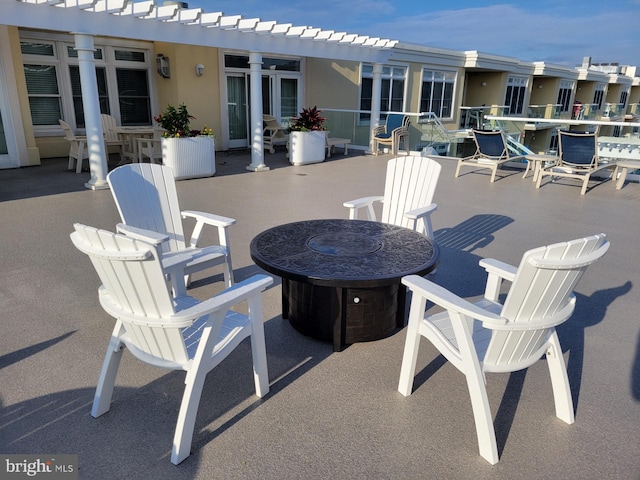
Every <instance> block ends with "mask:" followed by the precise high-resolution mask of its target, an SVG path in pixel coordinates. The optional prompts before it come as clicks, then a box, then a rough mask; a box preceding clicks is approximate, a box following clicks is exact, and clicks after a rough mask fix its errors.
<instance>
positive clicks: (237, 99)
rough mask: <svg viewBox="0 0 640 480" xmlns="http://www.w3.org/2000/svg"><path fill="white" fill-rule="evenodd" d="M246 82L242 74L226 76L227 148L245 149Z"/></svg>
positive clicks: (246, 127) (246, 136)
mask: <svg viewBox="0 0 640 480" xmlns="http://www.w3.org/2000/svg"><path fill="white" fill-rule="evenodd" d="M247 113H248V112H247V82H246V79H245V76H244V75H243V74H240V75H227V115H228V118H229V148H240V147H246V146H247V141H248V135H247V130H248V124H247Z"/></svg>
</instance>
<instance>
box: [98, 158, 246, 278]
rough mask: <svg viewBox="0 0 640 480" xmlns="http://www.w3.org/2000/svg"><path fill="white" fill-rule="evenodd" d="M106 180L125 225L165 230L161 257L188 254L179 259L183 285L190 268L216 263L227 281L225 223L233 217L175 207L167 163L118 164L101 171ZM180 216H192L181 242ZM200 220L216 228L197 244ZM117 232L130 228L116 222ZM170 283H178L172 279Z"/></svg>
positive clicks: (228, 254) (230, 273) (230, 271)
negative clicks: (210, 241)
mask: <svg viewBox="0 0 640 480" xmlns="http://www.w3.org/2000/svg"><path fill="white" fill-rule="evenodd" d="M107 182H108V183H109V186H110V187H111V193H112V194H113V198H114V200H115V202H116V206H117V207H118V212H119V213H120V218H122V221H123V222H124V223H125V224H126V225H127V227H134V228H142V229H144V230H151V231H154V232H158V233H160V234H162V235H166V236H167V240H166V241H165V242H163V243H162V250H163V263H164V264H169V263H171V262H173V260H172V258H173V256H176V255H178V256H181V255H189V256H190V257H191V260H190V261H189V262H188V263H187V264H186V265H185V269H184V274H185V275H186V276H187V278H185V280H184V281H185V283H186V285H189V280H190V278H189V275H190V274H192V273H194V272H199V271H201V270H204V269H207V268H210V267H215V266H218V265H222V266H223V268H224V280H225V283H226V285H227V286H228V287H230V286H231V285H233V268H232V266H231V251H230V246H229V235H228V232H227V228H228V227H230V226H231V225H233V224H234V223H236V221H235V220H234V219H233V218H228V217H222V216H220V215H214V214H211V213H205V212H197V211H192V210H185V211H181V210H180V205H179V203H178V192H177V190H176V185H175V179H174V177H173V171H172V170H171V168H169V167H166V166H163V165H155V164H150V163H136V164H130V165H123V166H121V167H118V168H116V169H114V170H113V171H111V172H110V173H109V174H108V175H107ZM183 218H192V219H194V220H195V221H196V224H195V227H194V229H193V232H192V234H191V238H190V240H189V241H188V242H187V241H186V240H185V236H184V230H183V225H182V219H183ZM205 225H210V226H213V227H215V228H216V230H217V232H218V244H215V245H211V246H207V247H201V246H200V245H199V244H200V237H201V235H202V232H203V229H204V227H205ZM120 230H121V231H122V232H123V233H128V234H134V233H133V231H132V229H130V228H121V229H120ZM172 280H173V281H174V285H175V286H176V287H177V288H178V289H179V290H182V289H183V288H184V286H183V285H181V283H180V282H176V279H172Z"/></svg>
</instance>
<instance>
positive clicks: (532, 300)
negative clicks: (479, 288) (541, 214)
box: [398, 234, 609, 464]
mask: <svg viewBox="0 0 640 480" xmlns="http://www.w3.org/2000/svg"><path fill="white" fill-rule="evenodd" d="M608 248H609V242H608V241H607V240H606V239H605V235H604V234H599V235H594V236H591V237H587V238H581V239H577V240H573V241H570V242H563V243H558V244H555V245H550V246H547V247H540V248H536V249H533V250H529V251H528V252H526V253H525V254H524V256H523V257H522V261H521V262H520V266H519V267H518V268H515V267H512V266H510V265H507V264H504V263H502V262H499V261H496V260H492V259H488V260H481V261H480V265H482V266H483V267H484V268H485V269H486V270H487V272H488V279H487V284H486V290H485V295H484V298H483V299H482V300H480V301H478V302H476V303H469V302H468V301H466V300H464V299H462V298H460V297H458V296H456V295H455V294H453V293H451V292H449V291H448V290H446V289H444V288H442V287H440V286H438V285H436V284H434V283H432V282H430V281H429V280H426V279H424V278H422V277H419V276H415V275H413V276H408V277H405V278H403V279H402V283H403V284H404V285H406V286H407V287H408V288H409V289H411V291H412V292H413V297H412V300H411V308H410V312H409V324H408V327H407V338H406V342H405V348H404V356H403V359H402V368H401V371H400V381H399V384H398V390H399V391H400V393H402V394H403V395H405V396H408V395H410V394H411V391H412V387H413V379H414V376H415V370H416V362H417V356H418V347H419V344H420V337H426V338H427V339H428V340H429V341H430V342H431V343H432V344H433V345H434V346H435V347H436V348H437V349H438V350H439V351H440V353H442V355H443V356H444V357H445V358H446V359H447V360H449V362H451V364H452V365H453V366H454V367H456V368H457V369H458V370H460V371H461V372H462V373H463V374H464V375H465V376H466V379H467V387H468V389H469V395H470V397H471V406H472V409H473V415H474V418H475V425H476V434H477V437H478V446H479V450H480V455H481V456H482V457H483V458H485V459H486V460H487V461H488V462H489V463H491V464H495V463H497V462H498V449H497V445H496V437H495V431H494V427H493V421H492V416H491V410H490V408H489V400H488V398H487V391H486V387H485V382H486V378H485V372H514V371H518V370H522V369H525V368H527V367H529V366H531V365H533V364H534V363H536V362H537V361H538V360H539V359H540V358H541V357H542V356H543V355H546V359H547V365H548V367H549V372H550V375H551V385H552V388H553V396H554V400H555V408H556V416H557V417H558V418H560V419H561V420H563V421H564V422H566V423H569V424H571V423H573V422H574V411H573V402H572V400H571V390H570V387H569V380H568V378H567V371H566V367H565V363H564V359H563V356H562V348H561V347H560V343H559V341H558V335H557V333H556V329H555V327H556V325H560V324H561V323H563V322H564V321H566V320H567V319H568V318H569V317H570V316H571V314H572V313H573V310H574V307H575V301H576V299H575V296H574V294H573V290H574V288H575V286H576V284H577V283H578V281H579V280H580V278H581V277H582V274H583V273H584V272H585V270H586V268H587V266H588V265H590V264H591V263H593V262H595V261H596V260H598V259H599V258H600V257H602V256H603V255H604V254H605V252H606V251H607V249H608ZM503 280H508V281H511V282H512V285H511V289H510V290H509V293H508V294H507V296H506V299H505V301H504V304H503V305H501V304H500V303H498V295H499V293H500V286H501V283H502V281H503ZM427 301H431V302H434V303H435V304H437V305H439V306H441V307H443V308H445V309H446V311H444V312H440V313H436V314H433V315H426V316H425V308H426V304H427Z"/></svg>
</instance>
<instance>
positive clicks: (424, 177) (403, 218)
mask: <svg viewBox="0 0 640 480" xmlns="http://www.w3.org/2000/svg"><path fill="white" fill-rule="evenodd" d="M441 169H442V167H441V166H440V164H439V163H438V162H436V161H435V160H433V159H432V158H429V157H420V156H406V157H405V156H402V157H396V158H392V159H391V160H389V161H388V162H387V174H386V179H385V185H384V195H383V196H372V197H364V198H359V199H357V200H351V201H349V202H345V203H344V206H345V207H347V208H348V209H349V218H350V219H351V220H354V219H357V218H358V211H359V210H360V209H361V208H365V207H366V212H367V218H368V220H371V221H374V222H375V221H377V220H376V212H375V210H374V205H375V204H376V203H377V202H382V215H381V218H380V221H381V222H383V223H389V224H391V225H398V226H401V227H407V228H410V229H412V230H415V231H417V232H420V233H423V234H424V235H426V236H427V237H429V238H430V239H431V240H433V227H432V226H431V214H432V213H433V212H435V210H436V208H437V205H436V204H435V203H433V195H434V193H435V190H436V185H437V184H438V179H439V178H440V170H441Z"/></svg>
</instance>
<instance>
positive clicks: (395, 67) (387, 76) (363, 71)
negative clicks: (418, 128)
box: [358, 63, 409, 126]
mask: <svg viewBox="0 0 640 480" xmlns="http://www.w3.org/2000/svg"><path fill="white" fill-rule="evenodd" d="M369 67H370V68H369ZM400 71H402V74H400ZM408 75H409V66H408V65H404V64H399V63H397V64H394V63H389V64H384V65H382V74H381V76H380V78H381V80H390V82H389V96H388V99H389V102H391V94H392V93H393V82H394V81H395V80H400V79H402V108H401V109H400V112H404V111H405V105H406V103H407V88H408V83H409V82H408ZM365 78H367V79H369V78H370V79H371V80H372V82H373V64H372V63H361V64H360V89H359V92H358V109H359V110H360V114H359V115H358V125H362V126H367V125H371V113H370V112H371V110H363V109H362V86H363V80H364V79H365ZM383 98H385V97H384V94H383V93H382V92H381V95H380V102H382V99H383ZM372 102H373V99H372ZM379 107H380V120H381V121H382V120H383V119H385V118H386V117H387V112H391V111H396V110H383V109H382V104H380V105H379ZM366 111H368V112H369V113H368V114H367V113H363V112H366ZM366 115H368V117H366Z"/></svg>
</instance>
